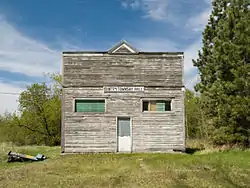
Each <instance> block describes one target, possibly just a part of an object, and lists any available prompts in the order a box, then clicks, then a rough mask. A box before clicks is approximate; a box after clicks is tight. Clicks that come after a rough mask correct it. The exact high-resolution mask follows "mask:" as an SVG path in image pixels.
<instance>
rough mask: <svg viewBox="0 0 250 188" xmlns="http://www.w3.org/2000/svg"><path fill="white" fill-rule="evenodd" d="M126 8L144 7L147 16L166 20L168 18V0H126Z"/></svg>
mask: <svg viewBox="0 0 250 188" xmlns="http://www.w3.org/2000/svg"><path fill="white" fill-rule="evenodd" d="M122 6H123V7H124V8H129V7H130V8H132V9H142V10H143V11H145V13H146V15H145V17H146V18H151V19H153V20H165V19H166V18H167V7H168V0H124V1H123V2H122Z"/></svg>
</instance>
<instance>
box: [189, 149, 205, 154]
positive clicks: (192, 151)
mask: <svg viewBox="0 0 250 188" xmlns="http://www.w3.org/2000/svg"><path fill="white" fill-rule="evenodd" d="M204 149H205V148H186V151H185V153H187V154H194V153H195V152H197V151H202V150H204Z"/></svg>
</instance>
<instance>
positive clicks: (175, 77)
mask: <svg viewBox="0 0 250 188" xmlns="http://www.w3.org/2000/svg"><path fill="white" fill-rule="evenodd" d="M183 57H184V56H183V53H182V52H171V53H170V52H140V51H138V50H136V49H135V48H133V47H132V46H130V45H129V44H128V43H127V42H125V41H122V42H120V43H119V44H117V45H116V46H114V47H113V48H111V49H110V50H108V51H105V52H63V73H62V74H63V97H62V127H61V128H62V135H61V139H62V140H61V141H62V142H61V145H62V152H64V153H75V152H77V153H85V152H171V151H173V150H175V149H178V150H184V149H185V124H184V122H185V120H184V118H185V116H184V91H183Z"/></svg>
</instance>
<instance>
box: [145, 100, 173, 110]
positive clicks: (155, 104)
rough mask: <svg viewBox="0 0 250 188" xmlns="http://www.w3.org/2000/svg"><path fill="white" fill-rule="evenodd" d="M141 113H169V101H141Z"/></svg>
mask: <svg viewBox="0 0 250 188" xmlns="http://www.w3.org/2000/svg"><path fill="white" fill-rule="evenodd" d="M142 106H143V112H164V111H171V101H170V100H148V101H143V105H142Z"/></svg>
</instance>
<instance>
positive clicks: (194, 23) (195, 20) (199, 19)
mask: <svg viewBox="0 0 250 188" xmlns="http://www.w3.org/2000/svg"><path fill="white" fill-rule="evenodd" d="M210 14H211V9H210V8H209V9H206V10H204V11H203V12H201V13H199V14H197V15H195V16H193V17H191V18H189V19H188V21H187V24H186V26H187V27H189V28H191V29H192V30H193V31H198V32H201V31H202V30H203V29H204V27H205V26H206V25H207V23H208V18H209V16H210Z"/></svg>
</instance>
